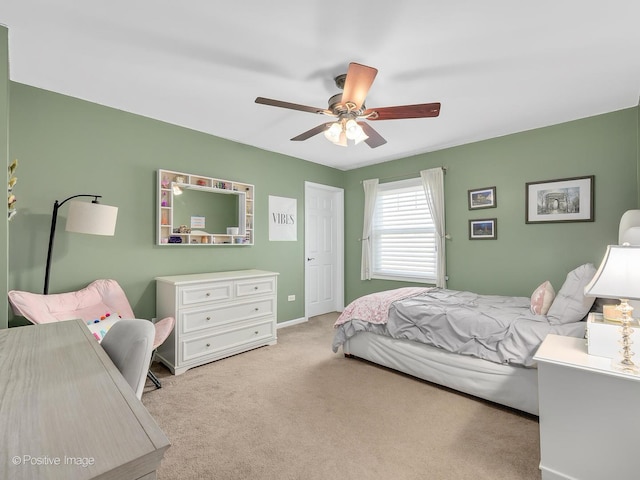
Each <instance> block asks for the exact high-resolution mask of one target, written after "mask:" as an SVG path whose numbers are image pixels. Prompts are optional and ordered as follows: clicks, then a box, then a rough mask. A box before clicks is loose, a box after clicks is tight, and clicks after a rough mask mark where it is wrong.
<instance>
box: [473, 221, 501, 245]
mask: <svg viewBox="0 0 640 480" xmlns="http://www.w3.org/2000/svg"><path fill="white" fill-rule="evenodd" d="M497 238H498V219H497V218H482V219H474V220H469V240H495V239H497Z"/></svg>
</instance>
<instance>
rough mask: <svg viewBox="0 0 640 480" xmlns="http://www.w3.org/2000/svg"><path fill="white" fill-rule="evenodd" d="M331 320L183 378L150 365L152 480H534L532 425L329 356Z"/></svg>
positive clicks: (290, 330) (292, 330)
mask: <svg viewBox="0 0 640 480" xmlns="http://www.w3.org/2000/svg"><path fill="white" fill-rule="evenodd" d="M335 318H336V315H335V314H330V315H325V316H320V317H315V318H312V319H310V320H309V322H307V323H304V324H300V325H295V326H292V327H287V328H282V329H280V330H278V344H277V345H275V346H269V347H262V348H259V349H256V350H253V351H250V352H246V353H243V354H240V355H236V356H234V357H230V358H227V359H224V360H219V361H217V362H213V363H210V364H208V365H203V366H201V367H198V368H194V369H191V370H188V371H187V372H186V373H184V374H183V375H179V376H173V375H171V374H170V372H169V371H168V370H167V369H166V368H165V367H164V366H162V365H159V364H157V363H156V364H154V365H153V371H154V372H155V373H156V374H157V375H158V377H159V378H160V379H161V380H162V384H163V388H161V389H159V390H153V385H152V384H151V383H150V382H147V387H146V389H145V393H144V395H143V397H142V401H143V403H144V404H145V405H146V407H147V408H148V409H149V411H150V412H151V415H153V417H154V418H155V419H156V420H157V422H158V424H159V425H160V427H161V428H162V430H163V431H164V432H165V434H166V435H167V437H169V440H170V441H171V443H172V446H171V447H170V448H169V450H168V451H167V453H166V454H165V457H164V459H163V461H162V465H161V467H160V469H159V471H158V479H160V480H170V479H171V480H173V479H198V480H202V479H215V480H236V479H238V480H245V479H261V480H269V479H274V480H275V479H278V480H286V479H301V480H314V479H318V480H320V479H322V480H324V479H333V478H336V479H345V480H350V479H354V480H355V479H385V480H386V479H393V480H403V479H421V480H422V479H435V480H447V479H455V480H463V479H473V480H479V479H490V480H500V479H505V480H515V479H540V471H539V470H538V463H539V459H540V445H539V437H538V434H539V432H538V422H537V419H536V418H535V417H531V416H528V415H526V414H519V413H516V412H514V411H511V410H508V409H505V408H501V407H498V406H496V405H493V404H489V403H486V402H483V401H480V400H477V399H474V398H471V397H468V396H465V395H461V394H458V393H455V392H451V391H449V390H446V389H443V388H439V387H437V386H434V385H431V384H429V383H426V382H423V381H420V380H416V379H414V378H411V377H408V376H405V375H402V374H399V373H396V372H392V371H390V370H387V369H384V368H381V367H378V366H375V365H372V364H370V363H367V362H364V361H360V360H355V359H347V358H345V357H344V356H343V355H342V353H338V354H334V353H333V352H332V351H331V339H332V336H333V328H332V325H333V320H334V319H335Z"/></svg>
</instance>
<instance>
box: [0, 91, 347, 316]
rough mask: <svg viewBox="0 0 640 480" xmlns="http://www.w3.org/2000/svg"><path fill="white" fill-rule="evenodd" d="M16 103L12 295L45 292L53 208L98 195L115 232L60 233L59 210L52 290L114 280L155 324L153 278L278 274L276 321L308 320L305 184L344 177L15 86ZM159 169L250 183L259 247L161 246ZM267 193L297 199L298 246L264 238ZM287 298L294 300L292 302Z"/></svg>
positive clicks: (12, 141) (338, 184)
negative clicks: (109, 209)
mask: <svg viewBox="0 0 640 480" xmlns="http://www.w3.org/2000/svg"><path fill="white" fill-rule="evenodd" d="M10 97H11V102H10V110H9V111H10V115H9V120H10V124H11V130H10V137H9V140H10V142H9V145H10V153H11V158H18V159H19V162H20V166H19V171H18V176H19V180H20V183H19V186H20V199H19V201H18V214H17V215H16V217H14V219H13V220H12V221H11V231H10V235H9V245H10V254H9V288H10V289H17V290H27V291H33V292H42V287H43V281H44V280H43V279H44V265H45V261H46V254H47V244H48V238H49V228H50V222H51V212H52V208H53V203H54V201H55V200H60V201H62V200H64V199H65V198H67V197H69V196H71V195H75V194H98V195H102V196H103V198H102V199H101V202H102V203H104V204H107V205H114V206H117V207H119V211H118V224H117V227H116V234H115V236H114V237H99V236H93V235H81V234H73V233H67V232H65V231H64V225H65V221H66V213H67V211H68V207H67V205H64V206H63V207H62V208H61V209H60V216H59V218H58V226H57V234H56V239H55V245H54V254H53V262H52V268H51V282H50V293H56V292H63V291H69V290H75V289H78V288H81V287H83V286H85V285H87V284H88V283H89V282H91V281H93V280H95V279H96V278H114V279H116V280H118V282H119V283H120V284H121V285H122V287H123V289H124V290H125V292H126V293H127V296H128V297H129V300H130V302H131V304H132V307H133V310H134V312H135V313H136V315H138V316H140V317H142V318H150V317H152V316H155V282H154V278H155V277H156V276H160V275H174V274H187V273H199V272H207V271H217V270H236V269H247V268H258V269H263V270H271V271H276V272H279V273H280V276H279V278H278V287H279V288H278V321H280V322H283V321H287V320H292V319H297V318H302V317H304V260H303V259H304V228H303V227H304V225H303V222H302V219H303V215H304V204H303V196H304V181H305V180H309V181H312V182H317V183H321V184H326V185H331V186H336V187H341V186H342V181H343V172H341V171H339V170H336V169H332V168H328V167H324V166H320V165H317V164H314V163H309V162H305V161H301V160H299V159H295V158H291V157H287V156H283V155H278V154H275V153H270V152H266V151H263V150H259V149H257V148H253V147H249V146H246V145H241V144H238V143H234V142H231V141H227V140H223V139H221V138H217V137H213V136H211V135H206V134H203V133H198V132H195V131H192V130H189V129H185V128H181V127H177V126H174V125H169V124H166V123H163V122H159V121H155V120H152V119H149V118H145V117H141V116H137V115H133V114H129V113H125V112H122V111H119V110H115V109H112V108H107V107H103V106H100V105H96V104H93V103H89V102H86V101H82V100H79V99H75V98H71V97H67V96H64V95H60V94H55V93H51V92H48V91H44V90H41V89H37V88H33V87H29V86H25V85H22V84H19V83H15V82H10ZM0 111H1V110H0ZM211 114H212V115H215V114H216V112H212V113H211ZM160 168H162V169H167V170H176V171H181V172H186V173H190V174H199V175H203V176H209V177H217V178H223V179H226V180H232V181H238V182H246V183H251V184H254V185H255V245H254V246H241V245H238V246H236V245H233V246H223V247H222V246H221V247H202V246H184V247H172V246H157V245H155V238H156V235H155V228H156V174H157V170H158V169H160ZM284 172H286V174H285V173H284ZM269 195H277V196H283V197H292V198H296V199H297V200H298V219H299V221H298V241H297V242H270V241H269V240H268V224H267V214H268V196H269ZM290 294H295V295H296V299H297V300H296V301H295V302H288V301H287V295H290Z"/></svg>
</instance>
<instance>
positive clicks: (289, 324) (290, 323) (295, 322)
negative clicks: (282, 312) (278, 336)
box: [276, 317, 307, 330]
mask: <svg viewBox="0 0 640 480" xmlns="http://www.w3.org/2000/svg"><path fill="white" fill-rule="evenodd" d="M306 321H307V319H306V318H305V317H301V318H294V319H293V320H287V321H286V322H279V323H277V324H276V329H278V330H280V329H281V328H285V327H292V326H293V325H298V324H299V323H304V322H306Z"/></svg>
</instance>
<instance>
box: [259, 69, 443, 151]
mask: <svg viewBox="0 0 640 480" xmlns="http://www.w3.org/2000/svg"><path fill="white" fill-rule="evenodd" d="M377 73H378V70H377V69H375V68H373V67H368V66H366V65H360V64H359V63H354V62H352V63H350V64H349V69H348V70H347V73H346V74H342V75H339V76H337V77H336V78H335V82H336V85H337V86H338V88H341V89H342V93H338V94H336V95H334V96H332V97H331V98H330V99H329V108H317V107H309V106H307V105H299V104H297V103H289V102H283V101H280V100H273V99H271V98H264V97H258V98H256V103H260V104H263V105H271V106H273V107H281V108H289V109H291V110H300V111H302V112H310V113H318V114H321V115H327V116H329V117H333V118H335V119H336V120H334V121H332V122H327V123H322V124H320V125H318V126H317V127H314V128H312V129H311V130H307V131H306V132H304V133H301V134H300V135H298V136H296V137H293V138H292V139H291V140H293V141H294V142H297V141H302V140H307V139H309V138H311V137H313V136H315V135H317V134H319V133H320V132H324V135H325V137H327V138H328V139H329V140H330V141H332V142H333V143H334V144H336V145H341V146H344V147H346V146H347V145H348V143H347V141H348V140H353V141H354V143H355V144H358V143H360V142H363V141H364V142H365V143H366V144H367V145H369V146H370V147H371V148H376V147H379V146H380V145H384V144H385V143H387V141H386V140H385V139H384V138H382V136H381V135H380V134H379V133H378V132H376V131H375V130H374V129H373V127H371V125H369V124H368V123H366V122H363V121H362V120H372V121H374V120H394V119H402V118H426V117H437V116H438V115H439V114H440V103H419V104H416V105H397V106H394V107H382V108H367V107H366V106H365V104H364V101H365V98H366V96H367V93H369V89H370V88H371V85H372V84H373V80H374V79H375V77H376V74H377Z"/></svg>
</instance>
